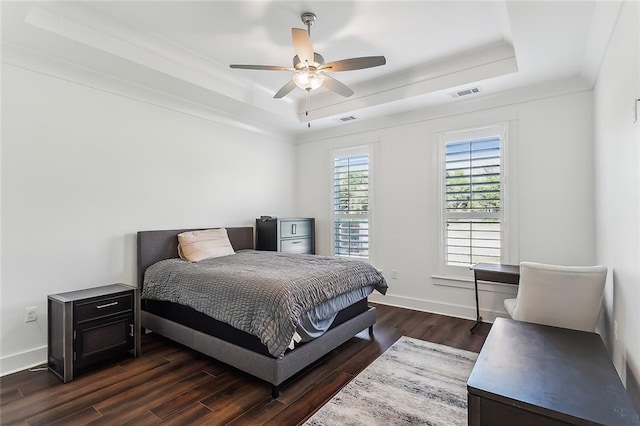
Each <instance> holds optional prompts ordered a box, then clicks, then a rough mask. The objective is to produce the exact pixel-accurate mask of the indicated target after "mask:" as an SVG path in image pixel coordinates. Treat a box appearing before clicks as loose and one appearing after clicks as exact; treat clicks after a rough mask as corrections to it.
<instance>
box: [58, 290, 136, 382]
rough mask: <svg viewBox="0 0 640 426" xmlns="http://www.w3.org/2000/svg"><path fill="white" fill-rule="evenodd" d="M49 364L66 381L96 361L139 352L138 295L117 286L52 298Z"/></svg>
mask: <svg viewBox="0 0 640 426" xmlns="http://www.w3.org/2000/svg"><path fill="white" fill-rule="evenodd" d="M47 304H48V331H49V335H48V367H49V370H51V371H52V372H53V373H54V374H56V375H57V376H58V377H60V378H61V379H62V381H63V382H64V383H67V382H69V381H71V380H73V378H74V376H75V375H77V374H79V373H81V372H83V371H85V370H88V369H89V368H90V367H92V366H94V365H95V364H97V363H101V362H105V361H108V360H110V359H117V358H119V357H121V356H125V355H127V354H130V355H133V356H134V357H135V356H138V355H139V354H140V336H139V334H140V333H139V329H140V327H139V324H138V318H139V317H140V315H139V306H140V300H139V293H138V289H137V288H136V287H131V286H128V285H125V284H112V285H107V286H103V287H95V288H90V289H86V290H78V291H70V292H68V293H60V294H52V295H49V297H48V301H47Z"/></svg>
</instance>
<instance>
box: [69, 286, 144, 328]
mask: <svg viewBox="0 0 640 426" xmlns="http://www.w3.org/2000/svg"><path fill="white" fill-rule="evenodd" d="M75 309H76V313H75V318H76V321H77V322H82V321H88V320H92V319H95V318H102V317H105V316H108V315H115V314H121V313H126V312H130V311H131V310H132V309H133V295H132V294H131V293H128V294H122V295H119V296H114V297H103V298H100V299H98V300H93V301H88V302H78V303H76V306H75Z"/></svg>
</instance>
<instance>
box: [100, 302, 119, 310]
mask: <svg viewBox="0 0 640 426" xmlns="http://www.w3.org/2000/svg"><path fill="white" fill-rule="evenodd" d="M117 304H118V302H111V303H107V304H105V305H98V306H96V309H102V308H108V307H109V306H116V305H117Z"/></svg>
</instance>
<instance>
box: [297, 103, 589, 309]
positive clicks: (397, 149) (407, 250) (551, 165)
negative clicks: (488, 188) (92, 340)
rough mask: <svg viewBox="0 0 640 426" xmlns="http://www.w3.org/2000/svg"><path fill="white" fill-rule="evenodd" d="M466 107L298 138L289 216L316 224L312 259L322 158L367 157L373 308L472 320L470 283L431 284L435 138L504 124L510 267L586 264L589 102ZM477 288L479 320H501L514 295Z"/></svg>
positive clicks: (436, 228)
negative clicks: (339, 151) (377, 285)
mask: <svg viewBox="0 0 640 426" xmlns="http://www.w3.org/2000/svg"><path fill="white" fill-rule="evenodd" d="M532 92H533V93H535V92H536V90H532ZM472 103H473V104H474V106H473V108H469V107H468V104H465V103H459V104H456V105H455V106H453V107H449V110H448V112H447V114H446V116H443V114H442V109H441V110H439V111H436V113H437V114H439V117H438V118H431V116H430V115H429V114H430V113H431V112H432V111H430V110H429V111H425V112H424V115H423V116H422V118H418V119H416V117H417V116H418V114H415V113H411V118H407V117H405V116H400V117H396V118H395V121H394V120H387V121H385V122H383V123H381V122H376V123H370V124H367V123H364V122H363V123H362V124H360V125H359V127H358V126H356V125H354V126H350V127H349V126H344V127H342V128H341V129H342V130H341V132H342V134H339V133H338V132H337V131H335V130H332V131H330V132H325V133H324V134H323V133H318V134H317V135H316V136H313V137H307V138H306V139H305V141H304V143H303V144H301V145H300V147H299V149H298V163H299V170H300V173H299V175H298V178H299V186H298V201H299V203H298V205H299V209H298V210H299V211H298V213H299V214H301V215H303V216H314V217H316V218H317V219H316V223H317V228H316V235H317V251H318V252H319V253H322V254H330V253H331V246H330V241H329V238H330V220H331V216H330V215H331V209H330V201H329V200H330V190H331V189H330V182H331V176H330V165H329V161H330V160H329V152H330V151H331V150H332V149H335V148H338V147H346V146H352V145H359V144H365V143H373V144H374V145H375V146H376V147H377V148H376V150H377V152H376V154H377V155H376V157H375V158H374V167H375V169H374V182H373V185H374V189H373V192H374V205H373V208H372V214H373V226H372V234H373V236H372V238H373V242H372V246H373V250H374V254H373V256H372V260H373V264H374V265H375V266H376V267H378V268H380V269H382V270H383V273H384V275H385V276H386V277H387V280H388V282H389V286H390V289H389V292H388V295H387V296H384V297H382V296H379V297H378V296H374V300H377V301H381V302H382V303H389V304H394V305H400V306H405V307H410V308H415V309H422V310H428V311H431V312H441V313H445V314H449V315H454V316H461V317H466V318H472V317H474V316H475V307H474V306H475V299H474V296H473V290H472V288H473V286H472V284H471V282H470V281H466V282H465V281H451V280H445V279H440V278H436V279H434V278H433V276H441V275H442V272H441V269H440V262H439V257H438V254H439V248H440V211H439V201H440V198H439V197H440V189H439V173H440V171H439V167H438V162H437V157H438V154H437V152H438V151H437V145H438V143H437V137H436V136H437V134H438V133H439V132H442V131H447V130H454V129H464V128H470V127H475V126H482V125H487V124H493V123H497V122H508V123H509V132H510V136H509V142H508V143H509V146H508V147H507V148H508V150H509V152H510V159H509V162H508V170H507V171H508V184H509V185H510V195H511V203H510V205H511V209H510V213H511V214H512V216H513V218H514V219H515V220H516V222H517V223H518V224H519V227H514V229H512V235H511V237H512V238H511V240H512V243H513V245H514V247H512V250H511V252H512V257H511V259H510V262H511V263H518V262H519V261H521V260H529V261H540V262H547V263H558V264H574V265H588V264H592V263H593V262H594V261H595V219H594V199H593V141H592V126H591V122H592V92H591V91H589V90H587V91H581V92H576V93H573V94H564V95H557V96H549V97H546V98H542V99H538V100H533V101H524V102H516V103H513V98H512V96H511V95H510V94H505V95H503V96H502V97H497V99H496V98H493V99H491V100H490V101H486V102H485V101H473V102H472ZM505 104H506V105H508V106H499V105H505ZM496 105H497V106H496ZM456 109H457V110H458V112H456ZM465 109H466V110H467V111H469V110H470V109H472V110H473V111H469V112H462V111H464V110H465ZM391 270H397V271H398V274H397V276H398V278H397V279H392V278H391V273H390V272H391ZM464 272H466V273H467V278H470V277H471V275H470V272H469V271H464ZM442 284H445V285H442ZM482 288H483V291H481V294H480V305H481V310H482V315H483V317H484V318H485V319H487V320H491V319H493V318H494V317H495V316H496V315H500V314H501V313H503V312H504V308H503V300H504V299H505V298H506V297H507V296H511V295H514V294H515V291H516V290H515V288H514V287H512V286H482Z"/></svg>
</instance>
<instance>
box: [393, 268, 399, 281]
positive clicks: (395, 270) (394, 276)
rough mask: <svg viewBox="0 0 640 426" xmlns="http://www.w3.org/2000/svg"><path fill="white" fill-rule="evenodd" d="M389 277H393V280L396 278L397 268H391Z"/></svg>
mask: <svg viewBox="0 0 640 426" xmlns="http://www.w3.org/2000/svg"><path fill="white" fill-rule="evenodd" d="M391 278H393V279H394V280H397V279H398V270H397V269H393V270H392V271H391Z"/></svg>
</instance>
